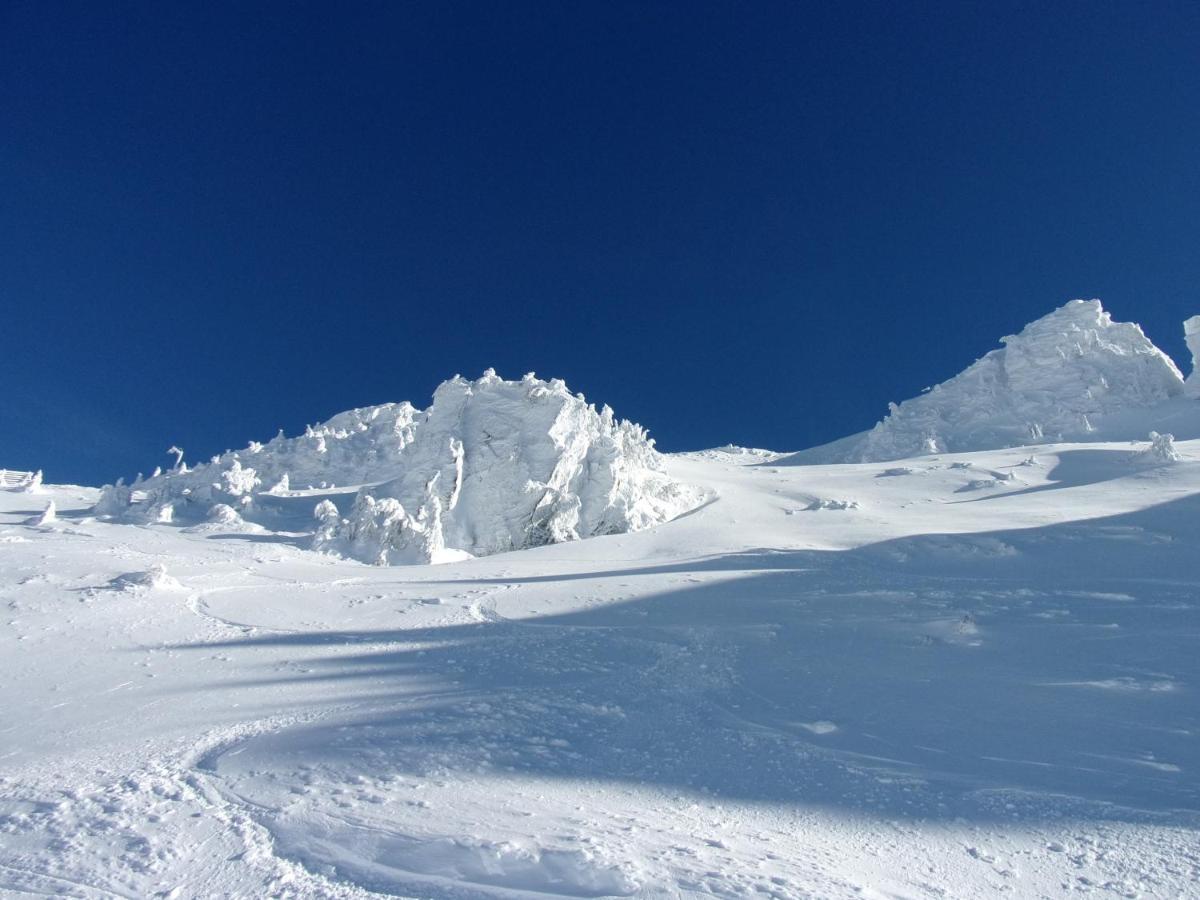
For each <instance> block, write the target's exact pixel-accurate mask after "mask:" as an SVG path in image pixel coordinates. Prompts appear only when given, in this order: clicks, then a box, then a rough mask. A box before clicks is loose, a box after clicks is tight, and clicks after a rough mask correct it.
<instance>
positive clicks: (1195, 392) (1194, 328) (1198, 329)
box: [1183, 316, 1200, 397]
mask: <svg viewBox="0 0 1200 900" xmlns="http://www.w3.org/2000/svg"><path fill="white" fill-rule="evenodd" d="M1183 334H1184V338H1185V339H1186V340H1187V346H1188V350H1189V351H1191V354H1192V371H1191V374H1190V375H1188V379H1187V387H1188V393H1189V394H1190V395H1192V396H1193V397H1195V396H1200V373H1198V372H1197V369H1200V316H1192V317H1191V318H1190V319H1188V320H1187V321H1186V322H1184V323H1183Z"/></svg>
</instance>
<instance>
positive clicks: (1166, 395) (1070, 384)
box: [794, 300, 1200, 462]
mask: <svg viewBox="0 0 1200 900" xmlns="http://www.w3.org/2000/svg"><path fill="white" fill-rule="evenodd" d="M1192 321H1195V322H1198V324H1200V320H1192ZM1196 340H1197V342H1198V343H1200V334H1198V335H1197V336H1196ZM1001 343H1003V344H1004V346H1003V347H1002V348H1001V349H998V350H993V351H992V352H990V353H988V354H987V355H986V356H984V357H983V358H982V359H979V360H977V361H976V362H975V363H973V364H972V365H971V366H969V367H968V368H967V369H965V370H964V371H963V372H961V373H959V374H958V375H956V376H955V377H954V378H951V379H950V380H949V381H945V382H942V383H941V384H939V385H937V386H935V387H933V388H931V389H930V390H929V391H927V392H926V393H924V394H922V395H920V396H919V397H915V398H913V399H911V400H907V401H905V402H904V403H901V404H899V405H896V404H892V405H891V407H890V411H889V413H888V415H887V417H886V418H885V419H883V421H881V422H879V424H877V425H876V426H875V427H874V428H873V429H871V430H870V431H868V432H864V433H863V434H861V435H855V436H853V437H851V438H844V439H842V440H841V441H838V442H835V443H834V444H831V445H829V446H828V447H827V448H815V449H814V450H812V451H805V452H804V453H802V454H798V455H797V457H796V459H795V460H794V461H796V462H806V461H812V462H879V461H884V460H892V459H905V458H907V457H911V456H919V455H923V454H928V453H947V452H950V453H953V452H965V451H972V450H987V449H993V448H998V447H1010V446H1020V445H1022V444H1034V443H1041V442H1045V441H1057V440H1086V439H1088V438H1089V437H1093V435H1094V433H1095V432H1096V429H1097V424H1098V423H1099V422H1100V421H1101V420H1102V419H1103V418H1104V417H1106V416H1110V415H1113V414H1118V413H1123V412H1126V411H1129V410H1137V409H1149V408H1151V407H1154V406H1156V405H1157V404H1160V403H1163V402H1165V401H1167V400H1169V399H1171V398H1174V397H1178V396H1180V395H1181V394H1183V392H1184V382H1183V376H1182V375H1181V374H1180V372H1179V369H1178V368H1176V366H1175V364H1174V363H1173V362H1172V361H1171V359H1170V358H1169V357H1168V356H1167V355H1166V354H1165V353H1163V352H1162V351H1161V350H1159V349H1158V348H1157V347H1156V346H1154V344H1153V343H1151V342H1150V340H1149V338H1147V337H1146V335H1145V334H1144V333H1143V332H1142V329H1141V328H1140V327H1139V326H1138V325H1135V324H1132V323H1128V322H1114V321H1113V320H1112V317H1111V316H1110V315H1109V314H1108V313H1107V312H1105V311H1104V309H1103V308H1102V307H1101V305H1100V301H1099V300H1072V301H1071V302H1070V303H1067V304H1066V305H1065V306H1062V307H1060V308H1059V309H1057V310H1055V311H1054V312H1052V313H1050V314H1049V315H1047V316H1044V317H1042V318H1040V319H1038V320H1037V321H1035V322H1032V323H1030V324H1029V325H1026V326H1025V328H1023V329H1022V330H1021V332H1020V334H1016V335H1010V336H1008V337H1005V338H1003V339H1002V340H1001ZM1142 433H1143V434H1144V433H1145V432H1144V431H1143V432H1142Z"/></svg>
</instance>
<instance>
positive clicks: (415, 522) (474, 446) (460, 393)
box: [317, 370, 702, 563]
mask: <svg viewBox="0 0 1200 900" xmlns="http://www.w3.org/2000/svg"><path fill="white" fill-rule="evenodd" d="M701 499H702V496H701V493H700V491H698V490H697V489H694V488H691V487H688V486H686V485H683V484H680V483H679V482H677V481H675V480H674V479H672V478H670V477H669V476H668V475H666V474H665V473H664V472H663V471H662V465H661V460H660V457H659V454H658V453H657V451H655V450H654V445H653V441H651V440H650V439H649V438H648V437H647V435H646V432H645V430H644V429H643V428H642V427H641V426H639V425H635V424H632V423H630V422H625V421H619V420H617V419H616V418H614V416H613V412H612V410H611V409H609V408H608V407H607V406H606V407H604V408H603V409H601V410H600V411H597V410H596V408H595V407H594V406H591V405H589V404H588V403H587V402H586V401H585V400H584V398H583V396H582V395H578V394H572V393H571V392H570V391H569V390H568V389H567V386H566V385H565V384H564V383H563V382H562V381H559V380H557V379H555V380H551V381H543V380H540V379H538V378H536V377H534V376H533V375H532V374H531V375H526V376H525V378H523V379H522V380H521V381H505V380H503V379H501V378H499V377H498V376H497V375H496V374H495V372H493V371H492V370H488V371H487V372H485V373H484V375H483V377H482V378H480V379H479V380H477V381H469V380H467V379H464V378H461V377H456V378H452V379H451V380H449V381H447V382H444V383H443V384H442V385H441V386H440V387H439V388H438V389H437V391H436V392H435V394H434V399H433V405H432V406H431V407H430V408H429V410H428V411H426V413H425V415H424V416H423V418H422V419H421V420H420V422H419V424H418V426H417V428H416V429H415V437H414V440H413V443H412V445H411V446H410V447H408V449H407V451H406V454H405V463H404V466H403V471H402V472H401V474H400V475H398V476H397V477H396V478H394V479H393V480H391V481H389V482H387V483H385V484H382V485H379V486H378V487H377V488H374V489H373V490H371V491H364V492H362V493H360V495H359V496H358V498H357V499H356V501H355V503H354V507H353V509H352V510H351V512H350V514H349V515H348V516H347V517H346V518H345V519H342V520H341V521H340V522H339V523H338V524H337V525H336V526H335V527H332V528H331V527H330V526H329V523H328V522H327V521H325V523H324V527H323V529H321V528H319V529H318V534H319V535H323V536H322V537H320V538H319V539H318V541H317V543H318V545H320V546H322V547H323V548H324V549H340V550H341V551H342V552H345V553H347V554H348V555H352V556H354V557H356V558H358V559H362V560H365V561H368V562H373V563H394V562H429V561H436V560H437V559H438V558H439V557H443V558H444V555H445V553H446V552H450V551H459V552H460V553H464V552H465V553H469V554H471V555H474V556H482V555H487V554H492V553H501V552H504V551H507V550H516V549H521V548H526V547H535V546H540V545H543V544H552V543H559V542H562V541H570V540H577V539H579V538H584V537H591V536H594V535H602V534H617V533H621V532H627V531H638V530H640V529H643V528H648V527H650V526H652V525H657V524H660V523H662V522H665V521H667V520H669V519H672V518H674V517H675V516H678V515H679V514H681V513H683V512H686V511H687V510H689V509H692V508H694V507H695V506H696V505H698V504H699V502H700V501H701ZM318 516H319V517H324V519H326V520H327V519H328V516H329V510H328V509H327V508H326V509H325V510H324V511H323V512H321V511H318Z"/></svg>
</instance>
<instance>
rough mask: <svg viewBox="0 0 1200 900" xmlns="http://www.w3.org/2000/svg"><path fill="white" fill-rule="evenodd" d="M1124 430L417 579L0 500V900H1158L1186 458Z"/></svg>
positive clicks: (756, 499)
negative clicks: (1082, 898)
mask: <svg viewBox="0 0 1200 900" xmlns="http://www.w3.org/2000/svg"><path fill="white" fill-rule="evenodd" d="M468 389H469V392H470V395H471V396H470V397H469V398H467V400H466V401H464V403H465V413H464V414H465V416H466V418H467V419H469V420H471V421H473V422H476V423H477V426H478V427H479V428H482V427H484V426H485V425H487V424H492V417H493V415H494V413H493V411H492V410H490V409H488V410H485V409H482V408H478V409H476V408H474V404H473V403H472V398H475V402H478V396H479V395H480V394H481V393H485V392H487V391H489V390H496V391H498V392H500V393H501V394H502V395H503V396H504V397H505V398H509V397H510V396H516V395H515V394H514V393H513V392H515V391H517V390H518V389H517V388H512V387H500V386H495V387H493V386H488V385H484V386H483V387H481V388H479V387H476V386H475V384H474V383H471V384H462V385H456V386H453V387H452V389H451V390H452V391H453V397H454V398H455V399H456V401H457V400H462V396H463V395H465V394H467V393H468ZM506 402H508V401H506ZM513 402H515V400H514V401H513ZM556 410H557V411H556ZM563 410H567V412H566V415H567V417H568V419H569V420H570V422H571V423H573V424H571V428H570V429H568V430H569V431H572V433H573V431H574V430H579V429H584V430H587V429H591V428H594V427H597V426H595V425H594V423H591V419H590V418H589V417H587V416H585V415H584V414H583V413H582V412H579V411H578V409H576V408H575V407H574V406H573V405H571V404H568V403H566V401H565V400H562V399H561V398H559V397H558V395H557V394H555V395H554V397H552V398H549V399H547V400H546V401H545V408H543V407H541V406H539V407H538V414H537V417H536V418H537V421H538V422H539V423H541V424H546V423H548V422H550V421H558V416H559V415H562V414H563ZM442 415H446V416H447V417H448V416H449V414H448V413H441V412H439V414H438V416H435V417H432V418H431V419H430V420H429V421H427V422H424V423H422V424H418V425H416V426H415V428H416V431H415V434H416V435H419V433H420V430H421V428H423V427H425V426H426V425H430V426H432V427H431V428H430V433H431V434H435V429H436V430H437V431H440V434H438V435H437V440H434V438H432V437H431V438H430V444H429V450H428V452H429V453H430V454H431V455H433V454H435V453H440V452H441V447H440V446H439V445H440V444H441V439H442V437H448V434H449V433H451V432H452V433H455V434H461V435H467V436H470V435H471V434H473V433H474V431H473V429H474V428H475V427H476V425H471V426H469V427H467V428H466V429H465V430H463V431H459V432H454V431H453V429H450V428H449V427H448V426H446V425H445V423H444V422H440V421H437V422H435V421H434V419H440V417H441V416H442ZM476 416H477V417H478V418H477V419H476V418H475V417H476ZM519 418H520V422H521V423H525V422H527V421H529V417H526V416H521V417H519ZM587 423H591V424H587ZM368 427H369V426H368ZM531 427H532V423H531ZM520 430H521V429H520V427H518V426H517V425H516V424H514V425H512V430H511V431H507V432H504V433H503V434H493V438H494V440H493V446H494V445H495V443H496V441H501V442H502V443H501V446H502V447H503V448H509V447H511V446H513V444H512V443H511V442H512V441H516V440H517V434H518V433H519V432H520ZM489 433H491V432H489ZM589 433H590V432H589ZM1146 433H1147V432H1146V431H1143V432H1142V435H1141V437H1142V440H1140V441H1139V442H1137V443H1136V444H1134V445H1131V444H1130V443H1128V442H1098V441H1093V442H1088V443H1053V444H1050V443H1047V444H1043V445H1041V446H1038V447H1037V448H1036V450H1035V451H1031V450H1030V449H1029V448H1018V449H998V450H988V451H981V452H974V453H965V454H939V455H936V456H924V457H921V458H915V459H908V460H905V462H904V464H903V465H897V464H891V465H887V464H875V463H864V464H839V465H812V466H803V467H797V466H783V465H779V464H778V463H777V461H776V460H775V458H774V457H773V456H770V455H768V454H760V453H751V452H742V451H736V450H731V449H729V448H726V449H724V450H722V451H719V452H706V453H697V454H681V455H678V456H667V457H665V458H663V459H662V460H661V464H662V465H663V467H664V472H663V474H664V477H669V478H670V479H672V481H673V482H674V483H679V484H689V485H697V486H699V487H700V488H702V489H703V490H705V491H706V492H707V494H708V496H709V498H710V499H709V502H707V503H706V504H704V505H703V506H701V507H700V508H697V509H696V510H694V511H693V512H691V513H690V514H688V515H684V516H680V517H678V518H676V519H674V520H672V521H669V522H667V523H665V524H662V525H659V526H658V527H655V528H650V529H645V530H641V531H636V532H629V533H623V534H613V535H605V536H598V537H595V538H593V539H590V540H586V541H573V542H566V543H557V544H550V545H547V546H541V547H535V548H531V549H525V550H518V551H514V552H510V553H505V554H500V555H494V556H487V557H481V558H474V559H459V560H458V561H453V562H448V563H447V564H445V565H439V566H422V565H415V566H406V567H393V568H379V567H374V566H368V565H364V564H362V563H361V562H358V561H355V560H348V559H340V558H337V557H334V556H329V555H322V554H317V553H312V552H311V551H309V550H308V549H305V548H306V545H307V542H308V536H307V535H305V534H297V535H295V536H294V537H292V538H289V537H288V536H287V535H286V534H284V533H280V532H272V531H265V530H264V529H262V528H261V527H258V528H255V527H252V526H251V524H250V523H247V522H246V521H245V520H244V519H243V518H242V517H241V514H240V513H239V512H238V511H237V510H236V509H234V507H233V506H230V505H228V504H227V505H226V507H225V509H221V510H218V511H217V512H216V513H215V514H214V515H213V518H212V519H211V520H209V519H205V520H204V521H203V522H201V523H199V525H198V526H192V525H187V524H186V523H185V522H184V521H180V520H181V519H187V518H188V517H187V516H183V515H180V516H176V517H175V519H176V520H175V521H172V522H170V523H161V522H160V523H157V524H153V525H149V526H148V527H130V526H129V525H128V524H122V523H120V522H117V521H113V520H110V519H106V518H104V517H97V516H95V515H93V513H92V512H91V510H92V506H93V504H95V503H96V501H97V500H98V499H99V492H98V491H96V490H94V489H91V488H79V487H70V486H60V485H51V484H46V485H43V486H42V491H43V495H42V496H31V495H29V494H27V493H24V492H23V491H21V490H20V489H19V488H17V489H13V490H0V608H2V609H3V612H4V615H3V616H2V617H0V684H2V685H3V690H2V691H0V896H4V897H32V896H45V895H54V896H70V897H84V898H111V897H138V898H141V897H170V898H191V897H197V898H200V897H204V898H208V897H237V898H242V897H245V898H250V897H296V898H300V897H303V898H308V897H318V898H324V897H330V898H367V897H384V896H391V897H411V898H436V900H464V898H471V900H498V898H511V900H516V898H526V900H531V898H535V897H541V898H546V897H560V898H562V897H601V896H628V897H636V898H699V897H755V898H781V900H782V898H787V900H793V898H804V897H816V898H843V897H845V898H862V897H869V898H884V897H888V898H896V897H904V898H926V897H928V898H933V897H985V896H1011V897H1030V898H1035V897H1037V898H1040V897H1048V896H1067V895H1076V894H1087V895H1092V896H1099V897H1172V898H1174V897H1184V896H1195V894H1196V885H1197V884H1198V883H1200V704H1198V703H1197V700H1196V691H1197V687H1198V686H1200V652H1198V649H1200V648H1198V646H1197V641H1198V640H1200V637H1198V636H1200V570H1197V567H1196V564H1195V561H1196V558H1197V555H1198V553H1200V528H1197V521H1198V517H1200V441H1196V440H1180V439H1177V440H1175V441H1174V442H1173V443H1172V452H1173V455H1174V456H1175V457H1177V458H1176V459H1173V460H1171V461H1166V460H1162V459H1160V458H1159V457H1158V456H1156V455H1155V454H1154V453H1148V454H1145V455H1144V456H1142V457H1139V458H1138V461H1137V462H1136V464H1132V463H1131V457H1132V455H1133V454H1134V453H1136V452H1137V451H1139V450H1142V449H1145V448H1149V447H1152V446H1153V445H1152V444H1150V443H1148V442H1147V441H1146V440H1145V435H1146ZM609 437H610V438H611V439H612V440H613V441H617V440H618V438H616V437H613V436H612V435H611V434H610V435H609ZM463 439H464V443H466V438H463ZM415 440H416V441H418V442H419V440H420V438H419V437H416V438H415ZM1165 443H1166V442H1165V441H1160V446H1165ZM585 445H586V442H584V441H582V440H581V442H580V443H578V444H571V445H570V446H572V447H575V450H574V451H572V452H575V453H577V454H582V457H583V458H584V459H586V458H587V454H588V453H590V452H593V451H592V450H590V449H588V450H585V449H584V448H585ZM414 446H416V445H415V444H414ZM587 446H590V445H587ZM422 452H425V451H422ZM542 452H545V453H549V451H548V449H547V448H546V447H545V446H543V447H542V450H540V451H538V453H535V454H531V456H530V457H529V460H530V462H529V465H531V466H534V461H537V465H536V466H534V467H535V468H537V470H538V472H541V473H542V474H545V469H546V467H547V465H548V460H549V459H550V458H551V457H550V456H545V457H543V456H541V455H539V454H540V453H542ZM595 452H599V451H595ZM438 458H439V459H443V460H444V458H443V457H438ZM554 458H557V457H554ZM497 459H498V460H500V461H501V462H498V463H497V464H498V465H500V466H501V471H500V472H496V473H494V474H495V476H496V477H497V479H499V480H500V483H504V484H509V485H515V484H517V482H518V480H519V478H520V476H519V475H518V474H517V473H516V472H515V471H510V470H509V468H508V467H511V466H512V463H511V462H506V461H504V460H505V456H504V455H503V454H500V455H497ZM601 459H602V460H603V459H604V457H603V456H601ZM606 464H607V463H605V465H606ZM446 465H447V468H444V469H440V470H439V471H441V472H442V474H441V475H439V476H438V481H437V483H436V485H435V487H434V489H433V491H432V493H433V494H434V496H436V497H438V498H439V500H441V501H444V505H445V507H446V509H447V510H448V508H449V506H450V497H449V496H448V495H446V494H445V493H444V492H445V491H446V490H447V489H448V484H447V483H448V482H449V481H450V480H451V479H450V476H449V474H447V472H449V468H448V466H449V464H448V463H447V464H446ZM556 465H557V464H556ZM246 467H249V466H246ZM229 468H231V467H229ZM602 468H603V465H602ZM227 470H228V468H227V469H226V470H225V471H227ZM480 471H483V470H479V469H472V468H471V466H470V465H468V464H467V463H466V462H464V475H463V479H462V487H461V493H460V496H459V498H458V500H457V503H456V504H455V510H454V512H457V510H458V507H460V506H463V504H475V503H480V504H481V505H486V502H487V501H485V500H483V499H472V498H470V497H469V496H468V489H469V480H470V478H469V475H468V472H480ZM306 477H309V476H306ZM321 477H322V478H325V479H328V478H329V476H328V475H322V476H321ZM489 477H490V476H489ZM536 480H540V481H541V482H542V483H549V481H550V479H549V478H545V477H543V478H540V479H536ZM292 484H293V485H295V484H296V479H294V478H293V479H292ZM413 484H414V486H413V487H411V490H413V491H420V490H421V489H422V488H423V486H422V485H419V484H418V483H417V482H414V483H413ZM477 487H478V486H477ZM388 490H389V491H391V492H394V493H396V494H398V495H401V496H402V501H400V502H420V501H419V498H418V500H417V501H409V495H407V494H405V493H404V492H405V491H408V490H410V487H409V486H408V485H406V484H405V483H404V482H403V481H401V483H400V484H399V485H398V486H393V487H390V488H389V489H388ZM289 493H295V492H289ZM600 493H601V494H603V493H604V492H603V491H601V492H600ZM314 496H315V497H316V499H314ZM349 496H352V495H349ZM521 496H522V497H524V495H521ZM580 496H581V500H580V519H579V521H580V522H581V523H586V522H603V521H605V520H604V518H603V517H595V518H589V517H588V514H585V513H584V512H583V510H584V509H585V505H584V504H585V501H584V500H583V499H582V497H583V494H580ZM330 497H331V495H329V493H328V492H323V493H322V492H319V491H318V492H316V493H315V495H308V494H306V493H304V492H303V491H301V492H300V493H299V495H298V496H290V495H289V496H282V497H274V498H270V499H269V500H268V499H263V498H262V497H260V496H259V495H257V494H255V495H253V503H255V504H259V503H267V502H274V503H277V504H280V505H282V506H285V507H286V506H287V505H288V504H297V505H302V506H304V507H307V508H308V509H310V510H311V507H312V505H313V503H315V502H317V501H318V500H321V501H322V502H323V501H324V499H330ZM380 497H381V499H379V500H378V501H377V502H380V503H381V502H383V500H384V499H387V497H384V496H383V495H382V494H381V495H380ZM333 499H337V497H336V495H334V496H332V499H330V502H331V505H332V500H333ZM47 502H52V503H54V504H55V507H56V510H57V518H56V520H55V521H54V522H53V523H51V524H48V525H37V524H27V520H29V519H31V518H35V517H37V516H38V515H39V514H40V513H41V512H42V511H43V508H44V506H45V504H46V503H47ZM280 515H283V513H281V514H280ZM474 515H476V513H473V514H472V516H474ZM480 515H482V514H480ZM336 518H337V521H336V522H333V523H332V525H334V526H337V527H340V519H341V516H340V515H339V516H337V517H336ZM426 521H430V519H426ZM462 521H464V522H465V521H468V520H467V519H464V520H462ZM502 521H503V520H502ZM455 527H458V524H456V525H455ZM578 527H579V526H577V528H578ZM583 527H584V528H585V530H586V526H583ZM451 533H453V531H452V529H450V528H448V529H447V535H449V534H451ZM497 533H498V532H497ZM581 534H582V532H581ZM168 573H169V574H168Z"/></svg>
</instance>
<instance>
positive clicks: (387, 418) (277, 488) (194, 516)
mask: <svg viewBox="0 0 1200 900" xmlns="http://www.w3.org/2000/svg"><path fill="white" fill-rule="evenodd" d="M418 414H419V413H418V411H417V410H416V409H414V408H413V406H412V404H410V403H385V404H382V405H380V406H368V407H365V408H362V409H351V410H347V411H346V412H342V413H338V414H337V415H336V416H334V417H333V418H331V419H330V420H329V421H327V422H325V423H323V424H321V425H316V426H311V425H310V426H309V427H308V428H307V429H305V432H304V434H302V435H299V436H298V437H293V438H288V437H284V435H283V433H282V432H280V433H279V434H278V435H277V436H276V437H275V438H274V439H272V440H271V441H268V442H267V443H265V444H260V443H258V442H254V441H252V442H251V443H250V444H249V446H247V447H246V448H245V449H243V450H227V451H226V452H225V453H222V454H221V455H220V456H215V457H213V458H212V460H210V461H209V462H207V463H205V464H203V465H200V466H197V467H195V468H193V469H189V468H188V467H187V466H186V465H185V464H183V462H182V455H180V463H179V464H178V465H177V466H176V468H174V469H172V470H170V471H168V472H165V473H164V472H156V473H155V474H154V475H153V476H151V477H150V478H147V479H142V478H141V477H140V476H139V478H138V480H137V481H135V482H134V483H133V484H132V485H126V484H124V483H123V482H120V481H118V482H117V483H116V484H113V485H106V486H105V487H104V490H103V492H102V494H101V498H100V501H99V502H98V503H97V504H96V510H95V511H96V514H97V515H103V516H110V517H113V518H117V519H126V520H134V521H143V522H169V521H174V520H175V519H176V517H180V518H182V519H185V520H188V521H191V520H196V521H200V520H204V519H206V518H207V519H210V520H214V519H215V520H217V521H222V520H223V521H224V523H225V524H236V523H237V519H236V517H231V516H230V513H231V512H239V511H240V512H241V513H244V514H245V515H247V516H249V517H255V516H261V515H263V514H264V510H262V509H256V508H255V502H254V495H255V494H258V493H267V494H274V495H286V494H288V493H289V492H291V491H292V490H293V489H305V488H314V487H319V488H329V487H333V486H335V485H338V484H345V483H349V484H351V485H358V484H362V483H364V482H372V481H380V480H383V479H387V478H391V477H392V476H393V475H395V473H396V472H397V471H398V469H399V467H400V458H401V455H402V454H403V452H404V448H405V447H407V446H408V445H409V443H411V442H412V439H413V429H414V427H415V420H416V417H417V415H418ZM135 501H136V502H135Z"/></svg>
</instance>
